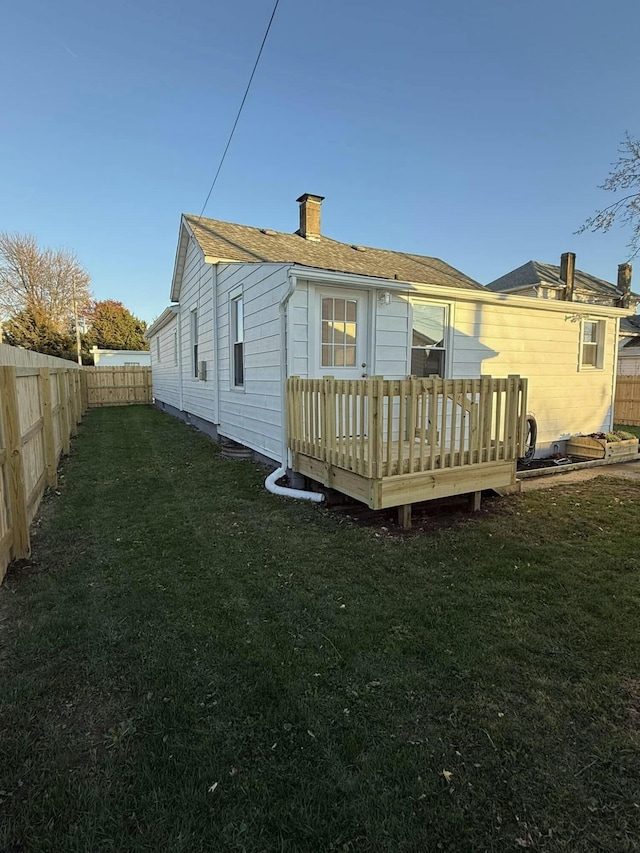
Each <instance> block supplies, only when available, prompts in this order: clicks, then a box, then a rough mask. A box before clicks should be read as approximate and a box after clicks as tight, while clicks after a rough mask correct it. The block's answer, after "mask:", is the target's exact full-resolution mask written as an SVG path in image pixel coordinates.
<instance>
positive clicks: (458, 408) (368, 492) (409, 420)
mask: <svg viewBox="0 0 640 853" xmlns="http://www.w3.org/2000/svg"><path fill="white" fill-rule="evenodd" d="M526 390H527V382H526V379H521V378H520V377H519V376H509V377H507V378H506V379H493V378H492V377H489V376H485V377H482V378H480V379H455V380H443V379H435V378H434V379H416V378H411V379H407V380H385V379H382V378H377V377H372V378H370V379H366V380H353V381H348V380H335V379H333V378H331V377H327V378H324V379H300V378H299V377H291V378H290V379H289V380H288V384H287V412H288V424H287V427H288V436H289V447H290V449H291V452H292V467H293V470H294V471H297V472H298V473H300V474H303V475H305V476H307V477H310V478H311V479H313V480H316V481H317V482H319V483H322V484H323V485H325V486H329V487H331V488H334V489H337V490H338V491H341V492H343V493H344V494H346V495H349V496H350V497H353V498H356V499H357V500H361V501H363V502H364V503H365V504H367V505H368V506H369V507H370V508H371V509H383V508H385V507H392V506H402V505H407V504H411V503H416V502H418V501H424V500H429V499H433V498H440V497H446V496H448V495H455V494H466V493H478V492H480V491H481V490H482V489H487V488H497V489H501V488H506V487H508V486H510V485H512V484H513V483H514V482H515V470H516V460H517V458H518V457H519V456H521V455H523V453H524V449H523V447H521V442H522V441H523V438H524V434H525V429H524V427H525V420H526Z"/></svg>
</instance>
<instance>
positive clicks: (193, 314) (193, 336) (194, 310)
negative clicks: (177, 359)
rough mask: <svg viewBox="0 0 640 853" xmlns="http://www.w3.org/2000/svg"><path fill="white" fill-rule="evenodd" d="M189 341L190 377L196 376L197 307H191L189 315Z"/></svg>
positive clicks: (195, 377)
mask: <svg viewBox="0 0 640 853" xmlns="http://www.w3.org/2000/svg"><path fill="white" fill-rule="evenodd" d="M190 320H191V324H190V341H191V378H192V379H197V378H198V331H199V330H198V309H197V308H192V309H191V316H190Z"/></svg>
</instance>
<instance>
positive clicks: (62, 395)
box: [56, 370, 69, 456]
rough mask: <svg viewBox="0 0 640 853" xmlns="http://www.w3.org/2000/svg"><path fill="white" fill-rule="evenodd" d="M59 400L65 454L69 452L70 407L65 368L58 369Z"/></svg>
mask: <svg viewBox="0 0 640 853" xmlns="http://www.w3.org/2000/svg"><path fill="white" fill-rule="evenodd" d="M56 378H57V380H58V400H59V402H60V440H61V442H62V452H63V453H64V455H65V456H67V455H68V453H69V408H68V403H67V400H68V395H67V390H66V386H67V375H66V373H65V371H64V370H58V373H57V377H56Z"/></svg>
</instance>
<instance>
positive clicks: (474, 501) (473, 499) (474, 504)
mask: <svg viewBox="0 0 640 853" xmlns="http://www.w3.org/2000/svg"><path fill="white" fill-rule="evenodd" d="M481 506H482V492H471V493H470V494H469V509H470V510H471V512H480V507H481Z"/></svg>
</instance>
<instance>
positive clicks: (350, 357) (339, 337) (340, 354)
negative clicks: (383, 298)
mask: <svg viewBox="0 0 640 853" xmlns="http://www.w3.org/2000/svg"><path fill="white" fill-rule="evenodd" d="M314 314H315V317H316V318H317V319H316V321H315V322H316V328H315V329H314V330H313V331H314V332H315V334H312V335H310V343H311V345H312V346H313V348H314V350H315V356H314V358H313V361H312V363H313V362H315V366H316V376H335V378H336V379H361V378H363V377H366V376H368V375H369V373H370V370H369V364H368V359H369V352H368V351H369V328H368V327H369V296H368V293H367V292H366V291H364V292H362V291H357V290H353V291H352V290H343V289H342V288H339V289H338V288H335V289H333V288H327V289H323V290H318V291H317V312H313V313H312V315H311V316H312V317H313V316H314ZM311 322H312V323H313V322H314V321H313V320H311Z"/></svg>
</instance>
